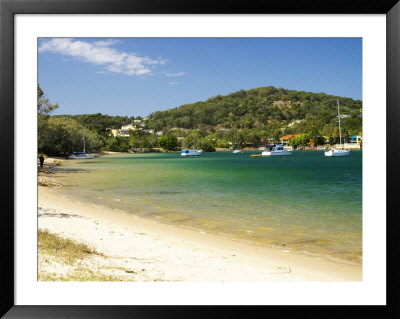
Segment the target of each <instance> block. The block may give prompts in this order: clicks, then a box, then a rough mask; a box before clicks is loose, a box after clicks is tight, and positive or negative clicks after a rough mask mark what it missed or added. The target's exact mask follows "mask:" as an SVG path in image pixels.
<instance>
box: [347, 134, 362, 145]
mask: <svg viewBox="0 0 400 319" xmlns="http://www.w3.org/2000/svg"><path fill="white" fill-rule="evenodd" d="M349 142H350V143H357V144H361V142H362V137H361V136H359V135H355V136H352V137H350V141H349Z"/></svg>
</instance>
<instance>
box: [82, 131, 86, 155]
mask: <svg viewBox="0 0 400 319" xmlns="http://www.w3.org/2000/svg"><path fill="white" fill-rule="evenodd" d="M82 134H83V153H85V154H86V142H85V128H84V127H82Z"/></svg>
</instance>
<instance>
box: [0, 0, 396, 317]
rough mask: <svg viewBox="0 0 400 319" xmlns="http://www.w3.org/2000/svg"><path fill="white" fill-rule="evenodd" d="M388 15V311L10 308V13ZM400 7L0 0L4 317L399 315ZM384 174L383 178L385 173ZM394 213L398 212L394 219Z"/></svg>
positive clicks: (376, 3) (363, 2) (303, 1)
mask: <svg viewBox="0 0 400 319" xmlns="http://www.w3.org/2000/svg"><path fill="white" fill-rule="evenodd" d="M122 13H124V14H129V13H131V14H132V13H134V14H149V13H151V14H232V13H236V14H385V15H386V21H387V29H386V31H387V32H386V40H387V42H386V43H387V69H386V74H387V105H386V110H387V118H386V124H387V131H386V134H387V139H386V147H387V153H386V156H387V160H386V178H387V179H386V180H387V197H386V200H387V202H386V220H387V238H386V240H387V283H386V284H387V304H386V306H374V305H371V306H340V305H338V306H239V305H238V306H229V307H227V306H178V305H177V306H106V305H105V306H89V305H88V306H22V305H15V303H14V294H15V290H14V289H15V288H14V266H15V264H14V240H15V238H14V205H15V203H14V198H15V197H14V186H15V182H14V174H15V165H14V160H15V158H14V149H15V140H14V138H11V136H13V133H14V119H15V118H14V15H15V14H122ZM399 17H400V3H399V2H398V0H390V1H382V0H325V1H313V0H281V1H263V2H257V1H253V0H248V1H245V2H227V1H209V0H204V1H197V0H196V1H184V0H166V1H163V0H133V1H131V0H52V1H48V0H47V1H43V0H29V1H28V0H0V21H1V29H0V31H1V35H0V44H1V51H0V59H1V61H0V62H1V65H0V66H1V69H0V130H1V133H2V134H1V136H2V138H0V143H1V148H0V149H1V150H2V151H3V154H2V155H3V156H2V157H1V168H2V169H1V170H0V174H1V178H0V181H2V183H3V185H6V187H3V190H2V196H1V197H2V212H1V219H2V225H3V227H2V228H1V231H0V235H1V242H2V243H3V246H2V249H1V251H2V254H1V263H0V265H1V266H0V267H1V270H2V271H1V284H0V287H1V288H0V289H1V298H0V300H1V301H0V302H1V308H0V315H2V316H4V318H165V317H170V318H177V317H181V318H194V317H209V316H215V317H217V316H218V317H222V318H224V317H228V316H229V317H230V316H234V315H235V316H239V317H247V316H248V315H249V314H253V313H254V315H255V314H256V313H260V314H261V315H265V316H266V315H268V316H273V317H278V316H279V317H281V316H287V315H293V316H296V317H303V316H307V317H310V316H311V317H313V316H320V315H323V317H334V318H339V317H342V318H347V317H353V316H358V315H371V316H372V317H374V318H375V317H376V318H392V317H393V318H394V317H399V316H400V315H399V307H398V294H396V288H397V287H396V286H398V284H399V283H400V282H399V275H398V269H399V267H398V266H399V262H398V260H397V259H396V255H397V254H396V245H397V244H398V243H399V235H398V234H399V231H397V229H396V228H397V227H398V226H399V218H398V217H397V216H398V215H397V214H398V210H397V209H398V204H397V201H396V195H398V191H397V188H396V187H395V186H396V185H395V182H396V181H397V180H398V179H399V170H398V168H397V165H398V163H399V160H400V158H399V148H398V147H397V146H398V145H399V143H398V137H399V136H400V132H399V128H400V125H399V119H400V116H399V115H400V114H399V108H400V81H399V78H400V75H399V72H400V65H399V57H400V22H399V21H400V20H399ZM382 173H384V172H382ZM396 213H397V214H396Z"/></svg>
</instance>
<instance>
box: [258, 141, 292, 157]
mask: <svg viewBox="0 0 400 319" xmlns="http://www.w3.org/2000/svg"><path fill="white" fill-rule="evenodd" d="M261 155H262V156H286V155H292V151H288V150H287V149H285V147H284V146H283V144H276V145H275V146H273V147H272V149H271V150H268V151H264V152H262V153H261Z"/></svg>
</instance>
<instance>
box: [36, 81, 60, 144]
mask: <svg viewBox="0 0 400 319" xmlns="http://www.w3.org/2000/svg"><path fill="white" fill-rule="evenodd" d="M57 108H58V104H57V103H56V104H51V103H50V101H49V99H48V98H47V97H46V95H45V94H44V92H43V90H42V89H41V87H40V85H39V84H38V86H37V112H38V113H37V114H38V148H39V150H40V151H42V150H43V147H44V144H43V143H44V139H45V135H46V129H47V121H48V119H49V117H50V114H51V112H52V111H54V110H55V109H57Z"/></svg>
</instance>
